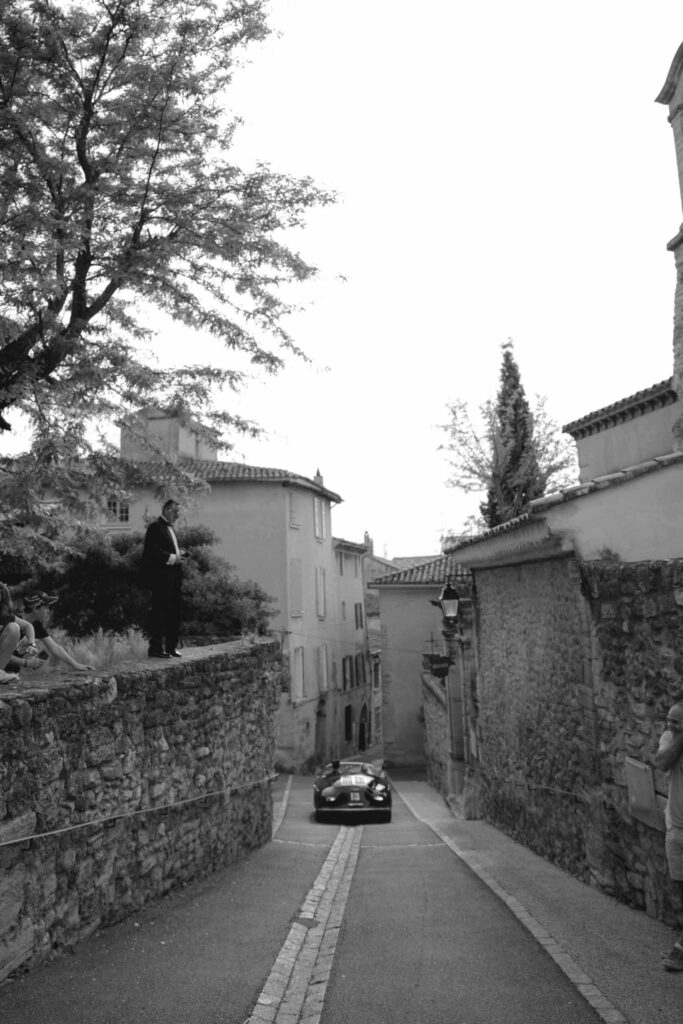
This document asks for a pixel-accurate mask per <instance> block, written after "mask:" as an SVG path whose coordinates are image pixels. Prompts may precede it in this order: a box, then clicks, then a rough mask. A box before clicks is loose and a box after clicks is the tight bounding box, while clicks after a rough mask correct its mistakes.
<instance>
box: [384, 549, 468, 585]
mask: <svg viewBox="0 0 683 1024" xmlns="http://www.w3.org/2000/svg"><path fill="white" fill-rule="evenodd" d="M470 578H471V577H470V571H469V569H465V568H464V566H462V565H460V564H459V563H458V562H457V561H456V559H455V558H453V557H452V555H440V556H439V558H434V559H433V560H432V561H431V562H423V563H422V564H421V565H412V566H409V567H408V568H407V569H399V570H397V571H396V572H392V573H389V574H388V575H387V576H380V577H379V579H376V580H373V581H372V584H371V586H372V587H377V586H404V585H410V584H413V585H419V586H429V585H434V586H441V585H443V584H444V583H446V582H447V580H454V581H459V582H461V583H469V581H470Z"/></svg>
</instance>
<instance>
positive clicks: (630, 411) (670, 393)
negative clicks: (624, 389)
mask: <svg viewBox="0 0 683 1024" xmlns="http://www.w3.org/2000/svg"><path fill="white" fill-rule="evenodd" d="M676 397H677V396H676V392H675V391H674V387H673V378H672V377H669V378H668V380H662V381H660V382H659V384H653V385H652V387H650V388H645V389H644V390H643V391H637V392H636V393H635V395H629V397H628V398H621V399H620V400H619V401H618V402H613V403H612V405H606V406H605V407H604V408H603V409H597V410H596V411H595V412H589V413H588V414H587V415H586V416H582V417H581V418H580V419H578V420H574V421H573V422H572V423H567V424H566V425H565V426H564V427H562V429H563V430H564V431H565V433H567V434H571V436H572V437H573V438H574V439H575V440H576V439H578V438H581V437H586V436H587V435H588V434H596V433H597V432H598V431H599V430H607V429H608V427H614V426H615V425H616V424H617V423H623V422H624V421H625V420H632V419H635V417H636V416H642V415H643V413H646V412H651V411H652V409H660V408H662V406H665V405H672V404H673V403H674V402H675V401H676Z"/></svg>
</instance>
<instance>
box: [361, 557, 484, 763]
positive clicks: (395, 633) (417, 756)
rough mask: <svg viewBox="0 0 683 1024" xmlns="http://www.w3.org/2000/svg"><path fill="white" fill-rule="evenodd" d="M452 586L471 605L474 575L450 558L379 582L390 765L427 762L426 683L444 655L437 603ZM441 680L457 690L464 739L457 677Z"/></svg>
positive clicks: (376, 582) (386, 752)
mask: <svg viewBox="0 0 683 1024" xmlns="http://www.w3.org/2000/svg"><path fill="white" fill-rule="evenodd" d="M447 581H451V582H452V583H453V584H455V586H456V587H457V588H458V590H459V591H460V592H461V594H462V597H463V598H466V599H467V603H469V573H468V572H467V571H463V569H462V567H461V566H460V564H459V562H458V560H457V559H455V558H453V557H451V556H449V555H446V556H440V557H439V558H435V559H433V560H432V561H430V562H423V563H421V564H419V565H413V566H412V567H411V568H407V569H399V570H397V571H395V572H393V573H389V574H388V575H385V576H381V577H379V578H377V579H375V580H374V581H373V588H374V589H376V590H377V592H378V594H379V621H380V642H381V663H382V702H383V714H382V719H383V734H384V756H385V760H386V761H387V763H388V764H389V765H394V766H403V765H423V764H425V761H426V752H425V731H424V696H423V692H422V679H423V675H424V673H425V661H426V659H428V657H429V655H430V654H432V653H434V654H437V653H438V654H443V653H444V651H443V640H442V628H443V622H442V617H441V611H440V609H438V608H437V607H435V605H434V603H433V602H435V601H436V600H437V599H438V597H439V594H440V592H441V589H442V587H443V586H444V584H445V583H446V582H447ZM441 678H442V683H441V685H442V686H444V687H445V686H446V685H448V683H451V684H452V686H453V691H452V694H451V697H452V700H451V704H452V706H453V714H454V716H455V717H456V718H457V724H455V726H454V729H453V733H454V735H457V734H460V735H462V730H463V719H462V708H461V700H462V689H461V687H460V686H459V685H457V683H456V677H455V676H454V677H450V675H449V676H442V677H441ZM443 680H447V681H448V682H443ZM444 701H445V689H444ZM456 705H457V706H458V710H457V711H456Z"/></svg>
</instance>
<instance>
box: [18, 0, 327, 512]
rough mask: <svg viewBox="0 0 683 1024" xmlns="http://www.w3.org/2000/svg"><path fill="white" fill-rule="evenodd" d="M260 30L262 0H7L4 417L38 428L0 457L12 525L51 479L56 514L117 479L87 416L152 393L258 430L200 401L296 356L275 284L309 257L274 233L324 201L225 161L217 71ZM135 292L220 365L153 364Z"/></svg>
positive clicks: (224, 89)
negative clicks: (206, 339)
mask: <svg viewBox="0 0 683 1024" xmlns="http://www.w3.org/2000/svg"><path fill="white" fill-rule="evenodd" d="M267 31H268V29H267V25H266V21H265V2H264V0H202V2H201V3H197V2H196V0H88V2H81V3H70V2H67V0H4V3H3V15H2V19H1V21H0V279H1V287H0V431H7V430H9V429H11V426H12V418H13V416H12V414H13V413H16V412H17V411H21V412H22V413H24V414H25V415H27V416H28V417H29V420H30V422H31V424H32V427H33V434H34V438H35V441H34V444H33V447H32V449H31V451H30V452H29V453H27V455H26V457H25V458H24V459H23V460H18V461H16V462H9V461H7V460H5V461H3V462H2V464H0V494H2V496H3V497H4V499H5V500H4V505H5V508H6V509H7V508H12V509H14V510H16V511H17V515H18V518H19V519H20V520H21V521H23V522H24V523H33V524H34V525H41V522H40V515H38V514H37V513H39V511H40V505H39V500H40V497H41V495H42V494H43V493H45V492H46V491H49V493H51V494H53V495H57V496H58V497H59V498H60V499H63V501H64V504H65V507H66V508H67V509H68V508H69V507H70V505H71V506H73V507H74V508H75V507H76V506H78V502H79V501H82V497H83V487H84V485H86V489H89V491H90V493H91V494H94V495H95V496H96V497H98V496H101V495H103V494H106V493H107V488H108V487H109V484H110V483H111V482H114V481H116V480H118V483H119V487H125V486H126V484H130V481H126V480H123V481H122V480H121V479H120V476H117V474H119V473H120V471H121V467H120V464H119V460H118V459H115V458H113V455H114V453H113V452H112V451H111V450H108V449H107V447H106V445H105V444H104V443H103V439H102V438H101V437H100V438H94V440H93V435H92V432H91V431H89V429H88V425H89V424H92V423H93V422H95V423H98V424H100V425H101V424H103V423H111V422H113V421H116V419H117V418H119V417H120V416H122V415H124V414H126V413H128V412H130V411H132V410H135V409H137V408H139V407H140V406H143V405H150V404H153V405H155V406H157V407H159V408H162V409H167V410H169V411H172V412H174V413H175V414H177V415H179V416H180V418H181V420H183V421H190V420H191V421H192V422H193V424H194V426H195V429H197V428H198V429H200V430H206V431H208V433H210V434H211V436H213V437H216V436H217V434H216V431H218V432H219V433H223V432H224V431H225V430H228V431H230V430H235V429H237V430H243V431H256V430H257V427H256V426H255V424H253V423H251V422H250V421H245V420H243V419H241V418H240V417H238V416H235V415H233V414H232V413H231V412H230V411H229V410H216V409H214V408H213V407H212V396H213V395H215V393H216V390H217V389H219V388H224V387H232V388H234V389H236V388H239V386H240V385H241V384H242V383H243V381H244V369H243V368H244V366H248V364H249V361H251V363H253V364H255V365H256V366H257V367H259V368H262V369H263V370H265V371H276V370H277V369H278V368H280V367H281V365H282V361H283V358H284V356H285V355H286V354H287V352H290V353H295V354H297V355H302V354H303V353H301V352H300V351H299V349H298V348H297V346H296V344H295V342H294V340H293V339H292V337H291V336H290V335H289V334H288V332H287V330H286V328H285V321H286V316H287V314H288V313H290V312H291V311H292V308H293V307H292V305H291V301H290V300H289V299H288V298H287V297H286V293H287V291H288V289H287V287H286V286H287V285H288V284H290V283H294V282H301V281H304V280H306V279H307V278H309V277H310V276H311V275H313V274H314V273H315V268H313V267H311V266H310V265H308V264H307V263H306V262H305V261H304V259H303V258H302V257H301V256H300V255H299V254H298V253H297V252H295V251H292V250H291V249H290V248H288V247H287V245H286V244H285V243H284V241H283V238H284V235H285V233H286V231H287V230H288V229H290V228H293V227H298V226H301V225H302V224H303V222H304V218H305V215H306V212H307V211H308V210H309V209H310V208H312V207H314V206H316V205H320V204H325V203H328V202H330V201H332V198H333V197H332V196H331V195H330V194H328V193H326V192H324V191H322V190H320V189H318V188H317V187H316V186H315V185H314V184H313V183H312V182H311V180H310V179H295V178H292V177H289V176H286V175H282V174H277V173H275V172H273V171H272V170H271V169H269V168H268V167H267V166H265V165H259V166H257V167H256V168H255V169H251V170H243V169H240V167H238V166H236V165H235V164H234V163H233V162H231V160H230V147H231V142H232V140H233V135H234V132H235V129H236V127H237V125H238V123H239V122H238V119H237V118H236V117H234V116H231V115H230V114H229V113H228V111H227V107H226V102H227V100H226V97H227V95H228V87H229V85H230V81H231V76H232V75H233V73H234V70H235V68H236V67H237V65H238V61H239V60H240V59H241V58H242V54H243V51H244V48H245V46H247V45H248V44H249V43H252V42H254V41H258V40H261V39H263V38H264V37H265V36H266V34H267ZM141 303H142V304H145V305H149V306H152V307H156V308H158V309H160V310H163V311H164V312H165V313H167V314H169V315H170V316H171V317H172V318H173V320H174V321H176V322H177V323H179V324H182V325H185V326H186V327H187V328H189V329H192V330H197V329H199V330H202V331H204V332H209V333H210V334H211V335H213V336H214V337H215V338H216V339H217V342H218V343H220V344H222V345H223V346H225V348H226V349H228V350H232V351H233V353H234V354H235V366H234V368H233V369H220V368H218V367H217V366H197V365H187V366H184V367H170V366H164V367H163V368H157V367H154V366H151V365H148V363H147V362H146V361H145V359H144V358H143V357H142V356H141V355H140V351H141V345H142V344H143V343H144V342H145V340H146V339H147V337H148V329H146V328H145V327H144V326H143V319H142V318H141V316H140V304H141ZM245 359H246V362H245ZM103 481H106V484H103ZM88 484H92V485H93V486H90V487H89V488H88V487H87V485H88ZM72 510H73V509H72ZM81 512H84V509H83V508H81ZM53 514H54V510H53ZM6 525H7V524H6V523H5V526H6ZM42 526H43V527H44V526H45V522H43V523H42Z"/></svg>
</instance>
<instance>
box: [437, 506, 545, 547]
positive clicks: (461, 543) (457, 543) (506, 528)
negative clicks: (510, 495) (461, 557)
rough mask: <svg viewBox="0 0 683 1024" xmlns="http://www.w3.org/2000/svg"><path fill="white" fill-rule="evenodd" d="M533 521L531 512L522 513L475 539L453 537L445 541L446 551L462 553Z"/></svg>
mask: <svg viewBox="0 0 683 1024" xmlns="http://www.w3.org/2000/svg"><path fill="white" fill-rule="evenodd" d="M531 519H532V516H531V514H530V513H529V512H522V514H521V515H519V516H515V518H514V519H509V520H508V521H507V523H500V524H499V525H498V526H492V527H490V529H488V530H482V532H481V533H477V534H475V535H474V536H473V537H464V538H458V537H453V539H452V540H451V541H448V540H445V541H444V545H443V546H444V551H445V552H446V553H447V554H449V555H451V554H453V552H455V551H461V550H462V548H468V547H469V546H470V544H476V543H477V542H478V541H480V540H488V539H489V537H498V536H500V534H501V533H510V532H511V531H512V530H516V529H518V527H520V526H523V525H524V524H525V523H528V522H530V520H531Z"/></svg>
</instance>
